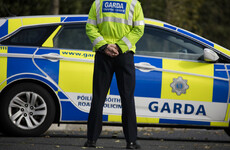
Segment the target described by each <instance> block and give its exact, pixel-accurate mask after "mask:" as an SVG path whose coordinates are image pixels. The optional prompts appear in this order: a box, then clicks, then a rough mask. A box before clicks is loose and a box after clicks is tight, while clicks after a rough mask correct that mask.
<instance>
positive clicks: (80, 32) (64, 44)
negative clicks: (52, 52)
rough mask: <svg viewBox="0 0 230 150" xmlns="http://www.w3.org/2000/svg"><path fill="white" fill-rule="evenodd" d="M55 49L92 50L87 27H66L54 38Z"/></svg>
mask: <svg viewBox="0 0 230 150" xmlns="http://www.w3.org/2000/svg"><path fill="white" fill-rule="evenodd" d="M53 42H54V47H55V48H65V49H82V50H92V49H93V45H92V43H91V41H90V40H89V38H88V36H87V35H86V32H85V25H83V24H77V25H67V26H64V27H63V28H62V29H61V31H60V32H59V33H58V35H57V36H56V37H55V38H54V41H53Z"/></svg>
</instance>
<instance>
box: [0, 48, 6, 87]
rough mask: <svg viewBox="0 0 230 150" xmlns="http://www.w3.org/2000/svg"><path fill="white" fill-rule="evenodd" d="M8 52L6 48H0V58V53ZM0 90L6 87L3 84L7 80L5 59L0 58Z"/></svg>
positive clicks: (3, 57)
mask: <svg viewBox="0 0 230 150" xmlns="http://www.w3.org/2000/svg"><path fill="white" fill-rule="evenodd" d="M7 52H8V47H6V46H0V56H1V53H3V54H6V53H7ZM0 66H1V72H0V90H2V89H3V88H4V87H5V86H6V82H3V81H4V80H6V78H7V57H5V56H1V57H0Z"/></svg>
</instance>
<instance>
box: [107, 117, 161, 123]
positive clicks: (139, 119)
mask: <svg viewBox="0 0 230 150" xmlns="http://www.w3.org/2000/svg"><path fill="white" fill-rule="evenodd" d="M108 121H109V122H121V121H122V120H121V116H119V115H108ZM159 121H160V119H159V118H147V117H137V123H155V124H159Z"/></svg>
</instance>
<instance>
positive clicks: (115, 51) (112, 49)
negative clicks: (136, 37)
mask: <svg viewBox="0 0 230 150" xmlns="http://www.w3.org/2000/svg"><path fill="white" fill-rule="evenodd" d="M105 54H106V55H108V56H110V57H117V56H118V55H119V48H118V46H117V45H116V44H109V45H108V46H107V48H106V49H105Z"/></svg>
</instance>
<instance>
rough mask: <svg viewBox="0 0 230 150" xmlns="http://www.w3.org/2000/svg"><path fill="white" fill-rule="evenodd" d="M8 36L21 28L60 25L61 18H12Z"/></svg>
mask: <svg viewBox="0 0 230 150" xmlns="http://www.w3.org/2000/svg"><path fill="white" fill-rule="evenodd" d="M8 21H9V23H8V34H10V33H12V32H14V31H15V30H17V29H18V28H20V27H21V26H27V25H35V24H45V23H58V22H61V17H37V18H30V17H28V18H22V19H21V18H20V19H18V18H12V19H9V20H8Z"/></svg>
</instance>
